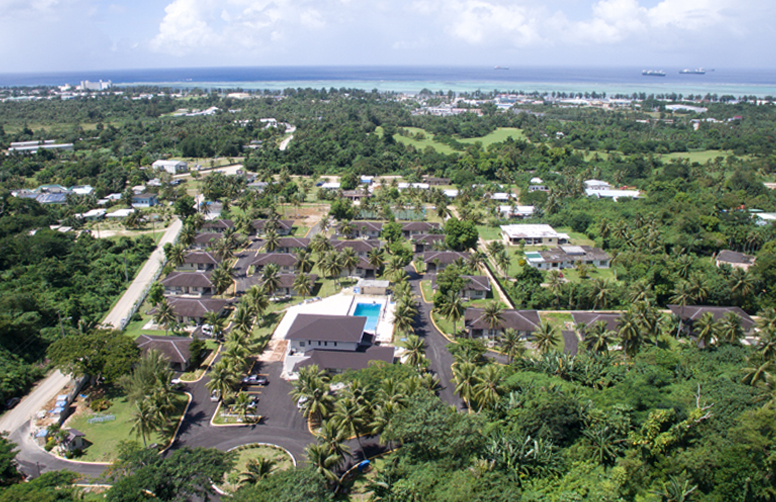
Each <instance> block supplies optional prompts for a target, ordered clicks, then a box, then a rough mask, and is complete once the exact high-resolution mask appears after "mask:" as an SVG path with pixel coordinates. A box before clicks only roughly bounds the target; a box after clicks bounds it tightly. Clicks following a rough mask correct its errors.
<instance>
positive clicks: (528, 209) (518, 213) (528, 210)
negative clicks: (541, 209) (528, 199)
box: [498, 206, 536, 220]
mask: <svg viewBox="0 0 776 502" xmlns="http://www.w3.org/2000/svg"><path fill="white" fill-rule="evenodd" d="M535 210H536V208H535V207H534V206H499V207H498V212H499V213H500V214H501V217H502V218H505V219H511V218H518V219H521V220H522V219H523V218H530V217H531V216H533V215H534V211H535Z"/></svg>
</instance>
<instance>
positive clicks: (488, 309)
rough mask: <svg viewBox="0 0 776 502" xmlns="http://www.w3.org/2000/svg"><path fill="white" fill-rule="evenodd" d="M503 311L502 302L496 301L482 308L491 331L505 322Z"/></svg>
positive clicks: (484, 318) (483, 315)
mask: <svg viewBox="0 0 776 502" xmlns="http://www.w3.org/2000/svg"><path fill="white" fill-rule="evenodd" d="M502 311H503V309H502V308H501V304H500V303H499V302H496V301H492V302H489V303H488V304H487V305H485V307H484V308H483V309H482V319H483V320H484V321H485V323H486V324H487V325H488V328H489V329H490V330H491V331H495V330H496V329H498V328H499V327H500V326H501V323H503V322H504V316H503V315H502Z"/></svg>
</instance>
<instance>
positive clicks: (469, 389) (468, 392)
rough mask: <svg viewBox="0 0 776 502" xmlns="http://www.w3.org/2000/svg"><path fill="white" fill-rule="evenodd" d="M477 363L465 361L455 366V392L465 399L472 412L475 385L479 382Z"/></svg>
mask: <svg viewBox="0 0 776 502" xmlns="http://www.w3.org/2000/svg"><path fill="white" fill-rule="evenodd" d="M476 371H477V365H475V364H474V363H471V362H463V363H459V364H456V365H454V366H453V379H454V380H455V393H456V394H458V395H459V396H460V397H461V399H463V402H464V404H465V405H466V408H467V409H468V410H469V411H470V412H471V409H472V406H471V404H472V401H473V399H474V393H475V392H474V386H475V385H476V384H477V377H476V375H475V374H476Z"/></svg>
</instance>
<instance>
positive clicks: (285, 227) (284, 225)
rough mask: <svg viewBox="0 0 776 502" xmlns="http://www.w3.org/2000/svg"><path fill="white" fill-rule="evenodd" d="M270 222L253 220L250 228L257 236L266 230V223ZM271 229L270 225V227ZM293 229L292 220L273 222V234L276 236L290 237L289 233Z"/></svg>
mask: <svg viewBox="0 0 776 502" xmlns="http://www.w3.org/2000/svg"><path fill="white" fill-rule="evenodd" d="M269 221H270V220H253V222H252V223H251V226H252V227H253V229H254V230H255V231H256V233H257V234H263V233H264V232H265V231H266V230H267V222H269ZM270 227H271V225H270ZM293 228H294V220H276V221H275V229H274V230H275V233H277V234H278V235H281V236H284V235H291V231H292V230H293Z"/></svg>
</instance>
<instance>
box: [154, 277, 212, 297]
mask: <svg viewBox="0 0 776 502" xmlns="http://www.w3.org/2000/svg"><path fill="white" fill-rule="evenodd" d="M162 286H164V294H166V295H192V296H202V295H212V294H214V293H215V291H216V287H215V286H214V285H213V281H211V280H210V274H208V273H204V272H173V273H171V274H170V275H168V276H167V277H165V278H164V279H163V280H162Z"/></svg>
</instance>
